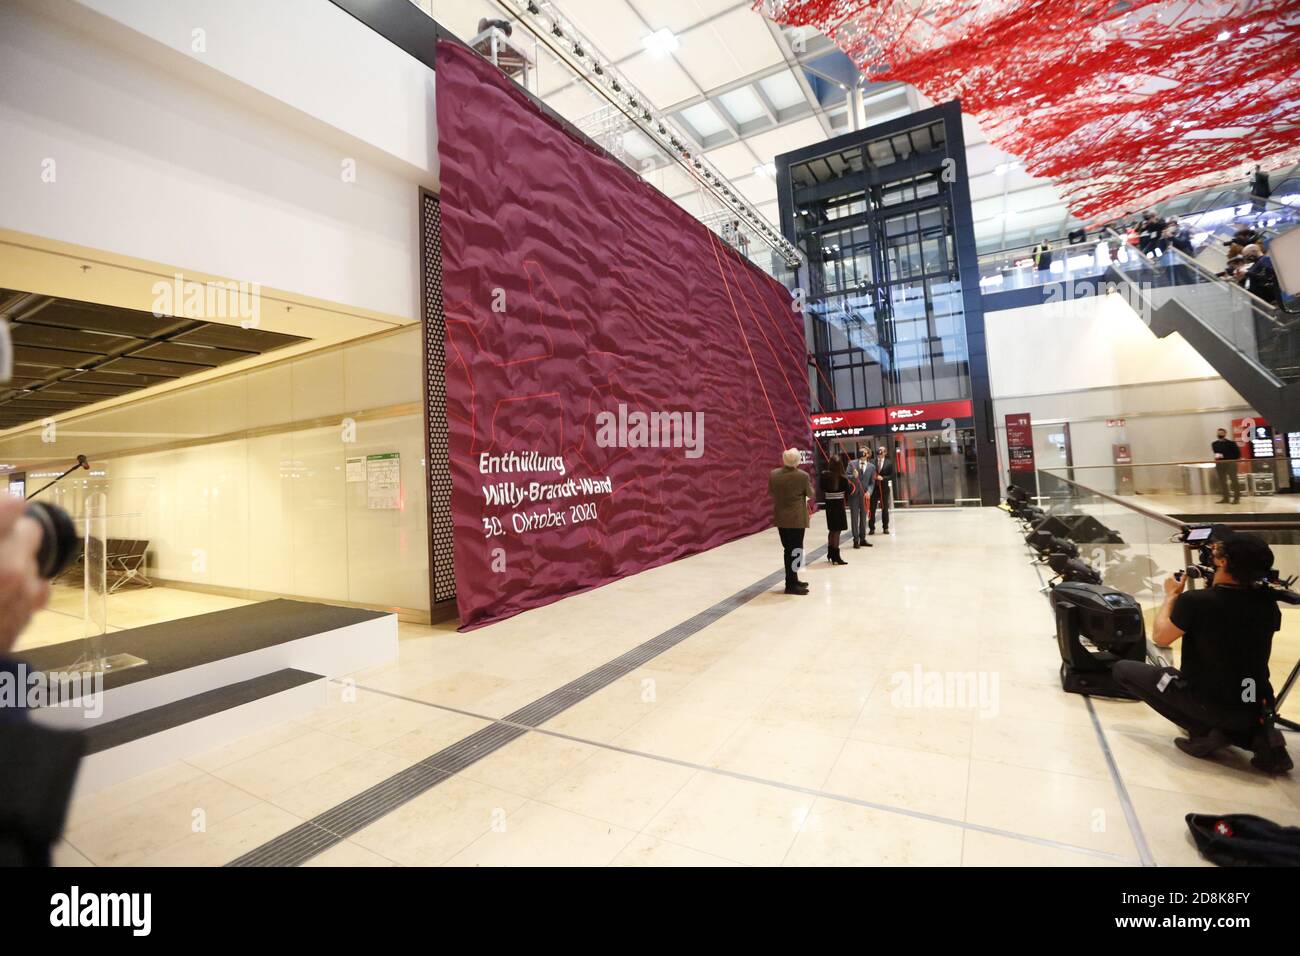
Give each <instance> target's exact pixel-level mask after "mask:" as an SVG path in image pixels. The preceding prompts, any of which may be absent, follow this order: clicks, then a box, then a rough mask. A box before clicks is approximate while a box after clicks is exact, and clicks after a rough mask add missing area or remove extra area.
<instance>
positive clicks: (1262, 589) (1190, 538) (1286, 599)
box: [1174, 524, 1300, 604]
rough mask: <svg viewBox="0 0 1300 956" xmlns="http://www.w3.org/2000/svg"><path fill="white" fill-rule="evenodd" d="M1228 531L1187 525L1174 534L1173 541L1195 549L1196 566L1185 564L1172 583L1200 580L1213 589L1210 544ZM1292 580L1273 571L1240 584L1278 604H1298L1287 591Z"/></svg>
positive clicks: (1220, 527) (1297, 597)
mask: <svg viewBox="0 0 1300 956" xmlns="http://www.w3.org/2000/svg"><path fill="white" fill-rule="evenodd" d="M1231 535H1232V532H1231V531H1230V530H1229V529H1228V528H1225V527H1224V526H1223V525H1218V524H1210V525H1187V526H1186V527H1184V528H1183V530H1182V531H1181V532H1179V534H1178V535H1177V540H1179V541H1181V542H1183V544H1186V545H1188V546H1191V547H1195V548H1196V564H1193V565H1189V566H1188V567H1186V568H1184V569H1183V570H1182V571H1175V572H1174V580H1175V581H1181V580H1183V579H1184V578H1187V579H1189V580H1192V581H1204V582H1205V586H1206V587H1207V588H1212V587H1214V547H1213V545H1214V542H1216V541H1223V540H1224V539H1225V538H1228V537H1230V536H1231ZM1295 582H1296V578H1295V576H1294V575H1292V576H1291V577H1289V578H1283V577H1282V575H1281V573H1280V572H1279V571H1278V570H1277V568H1269V569H1268V571H1267V572H1266V573H1265V574H1263V575H1261V576H1260V577H1258V578H1256V579H1255V580H1253V581H1245V582H1242V583H1243V584H1246V585H1247V586H1248V587H1250V588H1251V589H1252V590H1255V591H1257V592H1259V593H1260V594H1263V595H1264V596H1266V597H1269V598H1272V599H1273V600H1274V601H1278V602H1280V603H1282V604H1300V594H1297V593H1296V592H1295V591H1293V590H1291V585H1293V584H1295Z"/></svg>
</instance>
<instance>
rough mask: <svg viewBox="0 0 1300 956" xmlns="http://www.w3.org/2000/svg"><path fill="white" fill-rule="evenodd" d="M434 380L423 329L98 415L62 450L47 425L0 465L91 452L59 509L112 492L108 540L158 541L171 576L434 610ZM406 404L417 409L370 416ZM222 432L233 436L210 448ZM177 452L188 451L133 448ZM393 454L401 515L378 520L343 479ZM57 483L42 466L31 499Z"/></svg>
mask: <svg viewBox="0 0 1300 956" xmlns="http://www.w3.org/2000/svg"><path fill="white" fill-rule="evenodd" d="M421 385H422V360H421V353H420V330H419V327H418V326H412V327H410V328H409V329H404V330H402V331H401V332H399V333H396V334H393V335H388V336H382V337H379V338H375V339H372V340H369V341H366V342H361V343H357V344H355V345H351V346H347V347H344V348H340V349H336V350H332V351H328V352H324V353H320V354H316V355H310V356H304V357H302V358H298V359H293V360H291V361H287V362H283V363H280V364H277V365H273V366H270V367H267V368H264V369H258V370H255V371H251V372H244V373H239V374H235V375H232V376H228V377H226V378H223V379H220V380H218V381H215V382H212V383H208V384H203V385H198V386H194V387H192V388H188V389H183V390H181V391H178V392H171V393H166V394H163V395H159V396H155V397H153V398H148V399H144V400H142V401H140V402H137V403H134V404H132V405H129V406H125V407H122V408H118V409H112V410H110V411H106V412H99V413H93V414H89V415H85V416H82V417H81V418H77V419H73V420H72V421H71V422H68V423H66V424H63V425H61V426H60V427H59V429H58V431H57V433H56V436H55V437H56V441H55V442H53V443H47V442H43V441H42V440H41V437H42V436H41V429H40V427H39V426H37V427H36V428H34V429H32V430H29V431H27V432H25V433H22V434H20V435H16V436H11V437H8V438H5V439H3V440H0V460H3V461H5V462H18V463H20V465H22V466H24V467H28V468H29V469H31V466H30V464H25V463H30V462H32V461H34V460H38V459H39V460H43V461H47V462H60V463H61V462H62V460H63V459H68V460H72V459H74V458H75V456H76V455H77V454H79V453H80V454H86V455H87V456H88V457H89V458H90V460H91V462H92V463H93V467H94V472H95V474H96V476H98V475H99V473H101V472H102V473H103V477H102V478H101V477H92V478H83V477H81V476H82V473H81V472H77V473H76V474H74V475H73V476H71V477H70V478H69V479H67V480H65V482H63V483H62V484H60V485H59V486H57V487H58V488H59V491H58V492H57V493H56V494H54V495H53V497H52V498H51V500H54V501H56V502H58V503H60V504H62V505H63V506H64V507H66V508H68V510H69V511H71V512H72V513H73V514H74V515H77V516H81V515H82V514H83V513H84V500H85V495H86V493H87V492H95V491H103V492H105V493H106V494H107V495H108V501H109V504H108V508H109V512H110V513H111V514H112V515H113V516H114V517H112V518H111V519H110V522H109V530H108V533H109V535H110V536H112V537H123V538H145V539H148V540H149V541H150V552H151V557H150V570H151V573H152V574H153V575H154V576H156V577H158V578H162V579H166V580H168V581H175V582H183V583H193V584H201V585H208V586H214V587H220V588H227V589H232V590H252V591H265V592H272V593H276V594H285V595H291V596H294V595H297V596H304V597H313V598H322V599H326V600H333V601H348V602H354V603H361V604H373V605H382V606H385V607H400V608H410V609H414V610H427V609H428V607H429V592H428V551H427V549H428V545H427V537H426V531H425V529H426V524H427V518H426V508H425V497H426V492H425V489H426V487H427V483H426V476H425V471H424V464H423V462H424V432H423V425H422V421H423V419H422V416H421V415H420V413H419V403H420V401H421ZM407 405H410V406H413V408H412V410H411V412H410V413H408V414H401V415H400V416H398V417H388V418H382V419H376V420H370V421H367V420H364V413H365V412H366V411H371V410H376V409H391V408H392V407H393V406H407ZM345 417H353V418H357V421H356V440H355V442H350V443H349V442H345V441H344V435H345V433H344V430H343V428H342V423H343V420H344V418H345ZM232 435H233V437H232ZM47 437H48V436H47ZM218 437H223V438H225V439H227V440H222V441H211V442H206V441H204V440H203V439H204V438H218ZM174 442H187V443H188V444H186V445H185V446H183V447H172V448H167V449H165V450H158V451H153V452H148V453H131V452H130V451H129V449H131V448H133V447H134V448H142V447H148V446H158V445H162V444H167V443H174ZM394 451H395V452H398V453H399V454H400V455H401V475H402V491H403V501H402V507H401V508H400V509H398V510H387V509H384V510H380V509H370V508H368V507H367V503H366V499H365V485H364V483H349V482H346V481H345V480H344V478H345V472H344V465H345V460H346V459H347V458H349V457H358V456H364V455H369V454H379V453H385V452H394ZM62 467H66V466H62V465H61V464H57V465H49V466H47V467H45V468H42V469H41V472H50V471H53V472H54V473H57V472H58V471H60V470H62ZM47 480H49V479H48V478H45V477H40V476H39V475H38V474H37V473H36V472H35V470H34V469H32V470H29V472H28V485H27V487H28V490H29V491H30V490H34V489H35V488H37V487H40V485H41V484H44V483H45V481H47Z"/></svg>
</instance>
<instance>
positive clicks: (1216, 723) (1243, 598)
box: [1112, 534, 1292, 773]
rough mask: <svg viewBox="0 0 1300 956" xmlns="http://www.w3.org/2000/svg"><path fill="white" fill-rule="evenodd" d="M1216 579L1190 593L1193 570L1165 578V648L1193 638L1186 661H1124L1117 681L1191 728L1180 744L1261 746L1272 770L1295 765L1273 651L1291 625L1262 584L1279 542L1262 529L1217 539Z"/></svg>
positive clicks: (1201, 753) (1263, 765) (1158, 639)
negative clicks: (1276, 704)
mask: <svg viewBox="0 0 1300 956" xmlns="http://www.w3.org/2000/svg"><path fill="white" fill-rule="evenodd" d="M1211 547H1212V551H1213V555H1214V579H1213V580H1214V583H1213V586H1212V587H1209V588H1205V589H1203V590H1199V591H1191V592H1189V593H1186V594H1184V593H1183V588H1184V587H1185V585H1186V578H1182V579H1181V580H1180V579H1178V578H1173V577H1171V578H1169V579H1168V580H1167V581H1165V601H1164V604H1162V605H1161V607H1160V613H1159V614H1157V615H1156V622H1155V630H1154V634H1153V635H1152V638H1153V640H1154V641H1155V643H1156V644H1157V645H1158V646H1160V647H1169V646H1170V645H1172V644H1173V643H1174V642H1175V641H1177V640H1178V639H1179V638H1184V640H1183V655H1182V665H1183V666H1182V670H1181V671H1179V670H1175V669H1174V668H1172V667H1156V666H1155V665H1153V664H1143V663H1138V662H1137V661H1120V662H1118V663H1117V664H1116V665H1115V667H1114V669H1113V671H1112V674H1113V675H1114V678H1115V682H1116V683H1117V684H1119V685H1120V686H1121V687H1122V688H1124V689H1125V690H1127V691H1129V692H1130V693H1132V694H1133V695H1135V696H1136V697H1138V698H1139V699H1140V700H1142V701H1145V702H1146V703H1147V704H1149V705H1150V706H1151V708H1152V709H1153V710H1155V711H1156V712H1157V713H1158V714H1160V715H1161V716H1162V717H1165V718H1167V719H1168V720H1171V721H1173V722H1174V723H1175V724H1177V725H1178V726H1180V727H1183V728H1185V729H1186V730H1187V732H1188V736H1187V737H1179V738H1178V739H1177V740H1175V741H1174V743H1175V744H1176V745H1177V746H1178V749H1179V750H1181V751H1183V753H1186V754H1190V755H1191V756H1193V757H1208V756H1210V755H1211V754H1213V753H1214V752H1215V751H1216V750H1220V749H1222V748H1223V747H1226V746H1228V745H1229V744H1235V745H1237V746H1238V747H1242V748H1245V749H1247V750H1253V751H1254V753H1255V755H1254V757H1253V758H1252V759H1251V761H1250V762H1251V765H1252V766H1253V767H1255V768H1256V769H1258V770H1262V771H1264V772H1266V773H1285V772H1286V771H1288V770H1290V769H1291V766H1292V765H1291V758H1290V756H1289V755H1288V754H1287V751H1286V743H1285V741H1284V740H1283V738H1282V734H1281V733H1280V732H1279V731H1278V730H1277V729H1276V728H1275V727H1274V726H1273V725H1272V722H1271V720H1269V719H1267V717H1266V712H1265V711H1266V709H1267V710H1269V711H1271V709H1272V705H1273V688H1272V686H1271V685H1270V684H1269V680H1268V659H1269V655H1270V653H1271V652H1272V649H1273V634H1274V632H1275V631H1277V630H1278V628H1280V627H1281V626H1282V615H1281V612H1280V611H1279V610H1278V606H1277V603H1276V602H1275V601H1274V600H1273V599H1272V598H1271V597H1269V596H1268V595H1267V594H1265V593H1261V592H1260V591H1259V590H1258V589H1256V588H1255V587H1253V586H1252V585H1253V584H1254V583H1255V582H1257V581H1259V580H1260V579H1261V578H1264V577H1265V576H1266V575H1267V574H1268V571H1269V569H1270V568H1272V567H1273V551H1272V549H1271V548H1269V546H1268V545H1266V544H1265V543H1264V542H1263V541H1261V540H1260V539H1259V538H1257V537H1255V536H1254V535H1249V534H1235V535H1232V536H1231V537H1229V538H1227V539H1226V540H1221V541H1216V542H1215V543H1214V544H1213V545H1212V546H1211Z"/></svg>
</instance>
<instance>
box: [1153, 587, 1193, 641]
mask: <svg viewBox="0 0 1300 956" xmlns="http://www.w3.org/2000/svg"><path fill="white" fill-rule="evenodd" d="M1185 587H1187V576H1186V575H1183V577H1182V580H1179V579H1178V578H1176V577H1174V576H1173V575H1172V574H1171V575H1169V577H1167V578H1165V600H1164V603H1163V604H1161V605H1160V610H1159V611H1157V612H1156V622H1155V624H1154V625H1153V626H1152V628H1151V640H1152V641H1154V642H1155V644H1156V646H1157V647H1169V646H1170V645H1171V644H1173V642H1174V641H1176V640H1178V639H1179V638H1180V637H1182V636H1183V632H1182V629H1181V628H1179V627H1176V626H1175V625H1174V622H1173V621H1171V620H1170V619H1169V615H1170V613H1171V612H1172V609H1173V604H1174V601H1176V600H1178V595H1180V594H1182V593H1183V589H1184V588H1185Z"/></svg>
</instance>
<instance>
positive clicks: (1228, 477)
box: [1214, 461, 1241, 501]
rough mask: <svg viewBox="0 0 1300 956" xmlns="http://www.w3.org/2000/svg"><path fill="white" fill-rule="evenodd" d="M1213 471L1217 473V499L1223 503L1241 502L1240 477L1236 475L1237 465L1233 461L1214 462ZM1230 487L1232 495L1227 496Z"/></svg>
mask: <svg viewBox="0 0 1300 956" xmlns="http://www.w3.org/2000/svg"><path fill="white" fill-rule="evenodd" d="M1214 470H1215V471H1217V472H1218V473H1219V497H1220V498H1222V499H1223V500H1224V501H1227V500H1229V499H1231V500H1232V501H1240V500H1241V475H1240V474H1238V473H1237V463H1236V462H1235V461H1219V462H1215V464H1214ZM1229 485H1231V486H1232V494H1228V486H1229Z"/></svg>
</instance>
